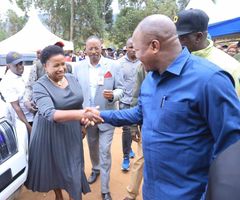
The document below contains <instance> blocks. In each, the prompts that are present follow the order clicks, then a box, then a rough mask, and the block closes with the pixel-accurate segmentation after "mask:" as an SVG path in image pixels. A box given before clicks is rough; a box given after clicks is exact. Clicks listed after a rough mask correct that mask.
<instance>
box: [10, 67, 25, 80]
mask: <svg viewBox="0 0 240 200" xmlns="http://www.w3.org/2000/svg"><path fill="white" fill-rule="evenodd" d="M6 75H7V76H8V77H11V78H14V79H17V78H21V77H22V76H19V75H17V74H14V73H13V72H12V71H11V70H10V69H8V71H7V73H6Z"/></svg>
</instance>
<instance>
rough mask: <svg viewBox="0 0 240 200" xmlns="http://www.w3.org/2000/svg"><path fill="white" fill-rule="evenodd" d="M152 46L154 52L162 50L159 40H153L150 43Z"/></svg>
mask: <svg viewBox="0 0 240 200" xmlns="http://www.w3.org/2000/svg"><path fill="white" fill-rule="evenodd" d="M150 48H151V49H152V51H153V53H158V52H159V50H160V42H159V41H158V40H152V41H151V43H150Z"/></svg>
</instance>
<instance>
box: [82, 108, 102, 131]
mask: <svg viewBox="0 0 240 200" xmlns="http://www.w3.org/2000/svg"><path fill="white" fill-rule="evenodd" d="M98 108H99V107H95V108H92V107H88V108H85V109H84V113H83V118H82V119H81V123H82V124H83V125H84V126H85V127H88V126H89V125H91V126H94V125H95V124H98V123H103V122H104V120H103V119H102V118H101V117H100V112H99V111H98Z"/></svg>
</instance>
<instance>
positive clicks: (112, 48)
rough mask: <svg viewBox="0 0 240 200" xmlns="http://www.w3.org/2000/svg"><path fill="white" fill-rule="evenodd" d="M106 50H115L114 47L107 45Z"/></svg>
mask: <svg viewBox="0 0 240 200" xmlns="http://www.w3.org/2000/svg"><path fill="white" fill-rule="evenodd" d="M107 50H108V51H115V48H114V47H108V48H107Z"/></svg>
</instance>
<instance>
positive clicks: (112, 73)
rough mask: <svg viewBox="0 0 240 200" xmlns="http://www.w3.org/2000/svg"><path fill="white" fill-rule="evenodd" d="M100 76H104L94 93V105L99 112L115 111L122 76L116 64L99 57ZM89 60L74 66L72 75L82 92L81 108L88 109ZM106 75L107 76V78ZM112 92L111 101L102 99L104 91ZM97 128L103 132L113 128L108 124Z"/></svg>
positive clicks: (121, 90)
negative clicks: (97, 107)
mask: <svg viewBox="0 0 240 200" xmlns="http://www.w3.org/2000/svg"><path fill="white" fill-rule="evenodd" d="M100 64H101V66H100V68H101V70H102V72H101V74H103V75H104V84H103V85H98V86H97V89H96V93H95V98H94V103H95V105H98V106H100V110H114V109H116V104H115V102H116V101H118V100H119V99H120V98H121V97H122V96H123V76H122V72H121V70H120V67H119V65H118V63H117V62H116V61H114V60H111V59H108V58H104V57H103V56H102V57H101V60H100ZM89 67H90V66H89V58H87V59H85V60H82V61H80V62H78V63H77V64H75V65H74V67H73V74H74V76H75V77H76V78H77V80H78V82H79V83H80V85H81V87H82V91H83V98H84V101H83V107H84V108H85V107H90V105H91V104H90V102H91V101H90V100H91V91H90V83H89ZM107 75H108V76H107ZM105 89H106V90H113V95H114V98H113V101H109V100H107V99H105V98H104V97H103V91H104V90H105ZM98 127H99V128H100V129H101V130H102V131H103V130H108V129H109V128H113V127H112V126H111V125H110V124H100V125H98Z"/></svg>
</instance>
